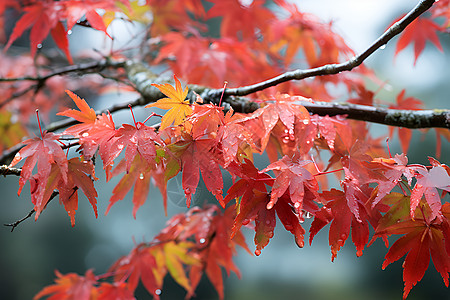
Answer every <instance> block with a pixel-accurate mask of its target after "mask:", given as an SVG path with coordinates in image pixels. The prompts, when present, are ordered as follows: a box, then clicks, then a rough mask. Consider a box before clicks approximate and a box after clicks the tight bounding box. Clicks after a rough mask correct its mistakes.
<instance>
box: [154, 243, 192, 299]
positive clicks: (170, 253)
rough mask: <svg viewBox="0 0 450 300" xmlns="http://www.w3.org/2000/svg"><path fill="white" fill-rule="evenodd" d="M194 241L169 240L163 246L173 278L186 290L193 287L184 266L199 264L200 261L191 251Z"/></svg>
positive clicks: (166, 261)
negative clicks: (178, 241)
mask: <svg viewBox="0 0 450 300" xmlns="http://www.w3.org/2000/svg"><path fill="white" fill-rule="evenodd" d="M194 245H195V244H194V243H191V242H180V243H175V242H173V241H172V242H167V243H164V245H163V246H162V249H161V251H162V252H163V253H164V257H165V264H166V267H167V270H168V271H169V273H170V275H171V276H172V278H173V279H174V280H175V281H176V282H177V283H178V284H179V285H181V286H182V287H184V289H185V290H187V291H189V290H190V289H191V287H190V283H189V279H188V278H187V276H186V273H185V271H184V268H183V264H185V265H198V264H199V263H200V261H199V260H198V258H197V257H196V256H195V255H193V253H192V252H189V250H190V248H193V247H194Z"/></svg>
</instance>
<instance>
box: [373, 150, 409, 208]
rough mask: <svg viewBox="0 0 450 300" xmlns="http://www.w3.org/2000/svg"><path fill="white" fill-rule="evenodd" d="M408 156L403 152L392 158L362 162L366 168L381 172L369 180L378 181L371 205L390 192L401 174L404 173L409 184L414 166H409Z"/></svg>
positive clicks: (374, 204)
mask: <svg viewBox="0 0 450 300" xmlns="http://www.w3.org/2000/svg"><path fill="white" fill-rule="evenodd" d="M407 164H408V157H406V155H405V154H396V155H395V157H394V158H388V159H385V158H375V159H374V160H373V161H371V162H364V165H366V166H367V167H368V168H370V169H371V170H373V171H374V172H378V173H380V174H382V176H381V178H380V176H378V177H376V178H372V179H370V180H369V182H376V183H378V189H377V196H376V197H375V199H374V200H373V202H372V207H375V206H376V205H377V204H378V203H379V202H380V200H381V199H382V198H383V197H384V196H386V195H387V194H389V193H390V191H391V190H392V189H393V188H394V187H395V186H396V185H397V184H398V183H399V182H400V181H401V179H402V178H401V176H402V175H404V176H405V177H406V179H407V182H408V184H409V185H411V183H412V179H413V177H414V173H415V167H409V166H407Z"/></svg>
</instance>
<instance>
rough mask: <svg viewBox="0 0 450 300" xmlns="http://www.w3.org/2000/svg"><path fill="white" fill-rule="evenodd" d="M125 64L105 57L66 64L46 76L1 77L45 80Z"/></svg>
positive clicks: (0, 79)
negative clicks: (75, 63)
mask: <svg viewBox="0 0 450 300" xmlns="http://www.w3.org/2000/svg"><path fill="white" fill-rule="evenodd" d="M124 65H125V61H114V60H111V59H103V60H101V61H93V62H88V63H83V64H78V65H70V66H65V67H62V68H59V69H56V70H54V71H53V72H51V73H49V74H47V75H45V76H36V77H33V76H24V77H15V78H0V82H12V81H38V82H44V81H46V80H48V79H49V78H51V77H55V76H61V75H66V74H69V73H82V74H86V73H98V72H101V71H103V70H104V69H107V68H114V69H119V68H123V67H124Z"/></svg>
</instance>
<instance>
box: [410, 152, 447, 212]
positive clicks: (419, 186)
mask: <svg viewBox="0 0 450 300" xmlns="http://www.w3.org/2000/svg"><path fill="white" fill-rule="evenodd" d="M428 159H429V160H430V163H431V165H432V166H433V167H432V168H431V169H430V170H429V171H428V169H427V168H425V167H424V166H419V167H417V168H416V172H417V173H416V179H417V182H416V185H415V186H414V189H413V190H412V192H411V209H410V214H411V218H412V217H414V213H415V211H416V208H417V206H418V204H419V202H420V200H421V199H422V196H423V195H425V200H426V202H427V203H428V205H429V206H430V209H431V218H432V219H433V218H436V217H438V216H440V214H441V213H440V210H441V206H442V204H441V198H440V197H439V193H438V191H437V189H436V188H439V189H442V190H446V191H448V192H450V176H449V173H450V170H449V168H448V166H446V165H443V164H440V163H439V162H438V161H437V160H435V159H433V158H431V157H429V158H428Z"/></svg>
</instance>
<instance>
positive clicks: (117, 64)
mask: <svg viewBox="0 0 450 300" xmlns="http://www.w3.org/2000/svg"><path fill="white" fill-rule="evenodd" d="M124 65H125V61H114V60H111V59H103V60H101V61H94V62H88V63H83V64H78V65H70V66H65V67H62V68H59V69H56V70H54V71H53V72H51V73H49V74H47V75H45V76H36V77H33V76H23V77H15V78H0V83H2V82H15V81H36V84H34V85H31V86H29V87H27V88H26V89H24V90H22V91H19V92H16V93H14V94H13V95H11V96H10V97H9V98H8V99H6V100H4V101H3V102H2V103H0V107H3V106H4V105H6V104H8V103H9V102H11V101H12V100H14V99H15V98H18V97H20V96H23V95H25V94H26V93H28V92H29V91H32V90H35V91H38V90H39V89H40V88H41V87H43V86H44V85H45V82H46V81H47V80H48V79H50V78H52V77H55V76H62V75H67V74H70V73H82V74H89V73H100V72H101V71H103V70H105V69H107V68H115V69H118V68H123V67H124Z"/></svg>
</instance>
